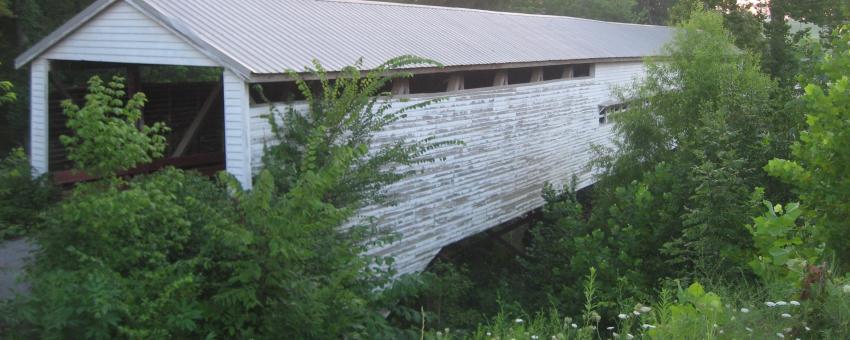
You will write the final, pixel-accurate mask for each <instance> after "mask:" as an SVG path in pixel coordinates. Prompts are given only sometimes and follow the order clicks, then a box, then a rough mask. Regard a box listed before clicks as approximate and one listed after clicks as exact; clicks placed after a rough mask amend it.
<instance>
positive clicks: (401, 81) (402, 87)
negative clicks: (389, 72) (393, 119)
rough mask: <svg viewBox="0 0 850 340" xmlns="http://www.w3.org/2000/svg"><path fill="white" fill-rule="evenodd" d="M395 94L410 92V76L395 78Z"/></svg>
mask: <svg viewBox="0 0 850 340" xmlns="http://www.w3.org/2000/svg"><path fill="white" fill-rule="evenodd" d="M392 93H393V95H395V96H398V95H405V94H410V78H396V79H393V92H392Z"/></svg>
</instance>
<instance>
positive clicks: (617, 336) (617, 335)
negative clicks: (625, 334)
mask: <svg viewBox="0 0 850 340" xmlns="http://www.w3.org/2000/svg"><path fill="white" fill-rule="evenodd" d="M611 335H613V336H614V337H615V338H619V337H620V334H617V332H614V333H613V334H611Z"/></svg>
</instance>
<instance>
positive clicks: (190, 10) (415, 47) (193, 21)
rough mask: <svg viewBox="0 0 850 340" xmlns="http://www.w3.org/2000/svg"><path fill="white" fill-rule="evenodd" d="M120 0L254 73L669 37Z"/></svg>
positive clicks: (344, 5)
mask: <svg viewBox="0 0 850 340" xmlns="http://www.w3.org/2000/svg"><path fill="white" fill-rule="evenodd" d="M124 1H127V2H129V3H130V4H132V5H134V6H136V7H137V8H140V9H142V10H144V11H146V12H148V14H149V15H152V16H155V17H156V18H158V19H159V20H160V21H162V22H163V23H165V24H166V25H168V26H170V28H172V29H174V30H175V31H177V32H178V33H181V34H183V35H185V36H187V37H188V38H189V39H190V40H192V41H194V42H195V43H196V45H198V46H200V48H204V49H208V48H209V49H214V50H215V51H214V53H215V54H216V55H220V56H221V58H219V59H223V60H226V61H228V62H229V63H235V64H238V66H239V67H238V68H239V69H241V71H243V72H245V71H247V72H249V73H251V74H253V75H272V74H280V73H283V72H284V71H285V70H287V69H295V70H301V69H303V68H304V66H307V65H310V64H311V62H312V60H313V59H317V60H319V61H321V62H322V64H323V65H324V66H325V67H326V68H328V69H329V70H330V71H335V70H339V69H341V68H343V67H345V66H347V65H351V64H352V63H353V62H355V61H356V60H357V59H359V58H363V60H364V62H365V67H366V68H371V67H374V66H377V65H379V64H380V63H382V62H384V61H386V60H388V59H390V58H393V57H397V56H400V55H407V54H410V55H416V56H420V57H425V58H430V59H433V60H436V61H438V62H440V63H442V64H444V65H445V66H449V67H450V66H469V65H489V64H509V63H531V62H544V61H567V60H586V59H607V58H633V57H645V56H651V55H657V54H659V52H660V48H661V46H663V45H664V44H665V43H666V42H668V41H669V40H670V39H671V37H672V34H673V30H672V29H671V28H668V27H663V26H648V25H635V24H621V23H610V22H602V21H595V20H587V19H579V18H570V17H556V16H545V15H529V14H516V13H504V12H491V11H481V10H470V9H459V8H448V7H433V6H417V5H402V4H395V3H383V2H368V1H359V0H239V1H232V0H124ZM103 2H104V1H99V2H98V3H100V4H101V6H100V7H103V6H102V3H103ZM98 3H96V4H95V5H97V4H98ZM93 6H94V5H93ZM81 24H82V23H81ZM65 29H66V30H67V29H68V27H65ZM57 33H62V32H57ZM66 34H67V33H66ZM53 40H54V41H56V40H58V39H56V37H54V39H53ZM48 47H49V46H48ZM45 49H46V48H45ZM36 52H37V51H36ZM42 52H43V51H42ZM207 52H210V51H207ZM40 53H41V52H38V54H40ZM33 54H35V53H34V52H33ZM25 56H26V54H25V55H22V58H23V57H25ZM30 60H31V59H30ZM30 60H26V62H28V61H30ZM225 66H227V65H225ZM245 76H249V75H245Z"/></svg>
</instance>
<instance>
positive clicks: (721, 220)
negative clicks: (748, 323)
mask: <svg viewBox="0 0 850 340" xmlns="http://www.w3.org/2000/svg"><path fill="white" fill-rule="evenodd" d="M733 42H734V39H733V37H732V36H731V34H730V33H729V32H728V31H727V30H725V29H724V28H723V17H722V16H721V15H720V14H717V13H712V12H708V13H706V12H697V13H695V14H694V15H693V16H692V18H691V20H690V21H689V22H688V23H687V24H685V25H684V27H683V28H682V29H680V30H679V31H678V32H677V34H676V36H675V37H674V40H673V43H671V44H670V45H669V46H668V47H667V48H666V49H665V51H666V57H665V58H666V59H665V61H664V62H659V63H651V64H650V65H649V68H648V75H647V77H646V80H645V81H644V82H643V83H642V84H639V85H638V86H637V87H635V88H634V89H633V90H625V91H623V93H622V98H623V100H624V101H628V102H630V103H632V105H630V107H629V109H628V110H626V111H625V112H623V113H620V114H618V115H616V116H614V117H613V119H614V122H615V131H616V134H617V136H618V137H619V138H618V139H617V142H616V147H615V148H614V150H611V152H610V153H607V154H603V156H602V157H600V158H599V159H598V161H597V165H598V166H600V168H601V169H602V170H603V175H602V176H601V177H600V184H599V185H597V197H596V199H595V200H594V214H593V219H592V222H595V223H597V225H606V226H607V228H614V227H615V226H616V225H617V223H615V224H612V223H611V222H612V221H611V218H612V217H615V216H616V215H612V212H615V211H621V212H624V211H627V210H625V209H615V210H612V209H614V208H615V207H618V206H621V205H623V204H626V203H628V202H630V201H634V200H635V199H638V200H637V201H635V202H640V200H641V199H639V197H641V196H640V195H638V196H634V195H626V196H623V195H622V194H621V192H622V191H623V190H624V188H631V187H634V186H635V185H637V187H638V188H640V187H642V186H644V187H646V189H645V191H646V192H647V194H644V196H646V195H648V196H647V197H651V198H652V202H655V203H653V204H652V205H651V206H650V207H647V208H648V209H649V210H650V211H648V212H646V213H647V214H654V216H650V217H646V218H641V219H635V220H634V221H630V220H629V219H622V220H621V221H622V223H624V225H623V226H629V227H630V228H634V229H636V230H638V232H637V233H638V234H640V233H646V234H645V235H644V236H641V237H640V238H639V239H635V240H634V241H633V242H636V243H640V244H643V245H644V246H645V247H648V248H651V249H652V250H651V253H649V254H646V256H648V257H643V258H644V259H647V262H666V263H673V264H677V266H676V268H678V273H676V275H690V274H693V273H694V272H695V271H697V272H704V273H711V272H712V271H713V270H715V269H717V270H720V271H721V272H726V273H727V274H732V273H734V272H736V271H740V268H742V267H744V265H745V263H744V260H745V258H744V257H742V256H743V255H744V254H746V253H745V252H744V250H746V249H748V248H749V247H751V243H750V242H748V239H749V237H748V236H747V234H746V232H745V231H744V230H742V229H741V226H742V225H744V224H746V223H747V222H749V216H752V213H753V209H754V208H755V206H756V205H757V203H758V202H753V200H752V197H751V194H750V193H751V192H752V191H753V190H754V189H755V188H756V187H758V186H764V185H765V183H770V182H769V181H768V180H767V179H768V177H767V176H766V174H764V173H763V172H762V171H761V168H762V166H763V165H764V164H765V163H766V162H767V161H768V160H769V159H771V158H772V157H775V156H776V155H777V154H780V152H782V150H784V149H783V145H784V144H787V143H789V136H788V134H787V131H784V130H783V129H784V128H783V127H780V126H779V125H778V124H777V122H779V121H781V119H783V118H784V115H783V114H782V111H781V110H779V108H781V107H782V103H776V102H775V101H774V94H775V93H776V91H777V88H776V84H775V83H774V82H772V81H771V80H770V79H769V77H767V76H766V75H764V74H763V73H761V71H760V64H759V60H758V58H757V57H756V56H755V55H753V54H751V53H747V52H743V53H742V52H741V51H740V50H738V49H736V48H735V46H734V43H733ZM635 179H637V184H635V183H633V181H635ZM768 187H769V189H770V190H769V192H770V193H771V194H773V193H781V192H782V190H781V188H777V187H776V185H774V184H770V185H768ZM629 191H631V192H634V193H636V194H637V193H639V192H640V191H634V190H629ZM632 196H633V197H634V198H629V197H632ZM624 199H625V201H624ZM640 221H643V222H640ZM615 222H616V220H615ZM614 237H615V238H621V237H624V236H620V235H616V236H614ZM718 254H719V255H720V256H717V255H718ZM633 257H638V256H636V254H634V255H633ZM650 258H653V259H654V260H648V259H650Z"/></svg>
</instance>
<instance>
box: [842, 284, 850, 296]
mask: <svg viewBox="0 0 850 340" xmlns="http://www.w3.org/2000/svg"><path fill="white" fill-rule="evenodd" d="M841 289H842V290H843V291H844V294H850V285H844V287H841Z"/></svg>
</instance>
